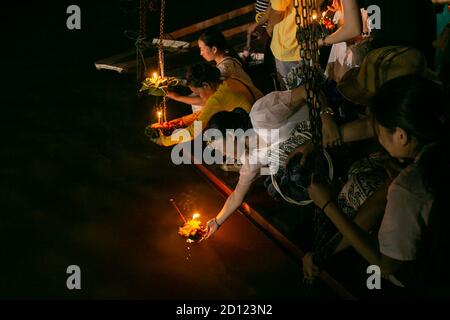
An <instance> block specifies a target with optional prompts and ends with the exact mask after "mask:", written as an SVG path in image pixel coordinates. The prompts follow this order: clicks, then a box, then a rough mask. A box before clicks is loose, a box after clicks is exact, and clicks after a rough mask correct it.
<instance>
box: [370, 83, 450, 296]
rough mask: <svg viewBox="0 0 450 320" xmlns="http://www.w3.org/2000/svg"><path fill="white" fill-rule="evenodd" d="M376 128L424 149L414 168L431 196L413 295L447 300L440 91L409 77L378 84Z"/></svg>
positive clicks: (449, 160)
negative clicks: (402, 133)
mask: <svg viewBox="0 0 450 320" xmlns="http://www.w3.org/2000/svg"><path fill="white" fill-rule="evenodd" d="M371 109H372V114H373V116H374V118H375V120H376V122H377V123H379V124H380V125H382V126H383V127H385V128H387V129H390V130H394V129H395V128H396V127H398V128H402V129H403V130H405V132H406V133H407V134H408V136H409V137H410V138H412V137H414V138H415V139H416V140H417V142H418V144H419V147H424V146H427V145H428V148H427V149H426V150H425V151H424V153H423V155H422V156H421V157H420V160H419V162H418V165H419V166H418V168H419V169H420V172H421V177H422V180H423V182H424V185H425V187H426V188H427V190H428V191H429V192H430V194H432V195H433V198H434V200H433V205H432V208H431V212H430V216H429V221H428V225H427V227H426V228H425V231H424V234H423V235H422V239H421V243H420V244H419V245H418V252H417V258H416V261H415V271H416V272H415V277H416V278H415V289H417V291H418V292H419V294H420V295H421V296H426V297H447V298H449V297H450V275H449V274H448V265H449V263H450V203H449V199H448V197H449V195H450V192H449V187H448V186H447V185H448V183H449V182H450V174H449V173H450V166H449V164H450V156H449V153H448V150H449V149H450V128H449V122H448V99H447V97H446V94H445V91H444V90H443V89H442V87H441V86H440V85H438V84H436V83H435V82H433V81H430V80H427V79H424V78H423V77H421V76H417V75H410V76H404V77H400V78H397V79H395V80H391V81H389V82H387V83H386V84H384V85H383V86H382V87H381V88H380V89H379V91H378V92H377V94H376V95H375V96H374V98H373V104H372V108H371Z"/></svg>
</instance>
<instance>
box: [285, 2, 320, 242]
mask: <svg viewBox="0 0 450 320" xmlns="http://www.w3.org/2000/svg"><path fill="white" fill-rule="evenodd" d="M293 5H294V8H295V22H296V24H297V40H298V44H299V47H300V59H301V62H300V66H301V67H300V68H301V72H302V73H303V74H304V77H305V89H306V95H307V105H308V108H309V119H310V125H311V135H312V143H313V145H314V148H315V151H314V157H315V161H314V164H315V168H314V172H315V173H316V174H318V175H319V176H320V175H323V171H324V168H321V167H320V166H321V163H322V162H321V161H320V160H318V159H319V157H322V154H323V145H322V120H321V117H320V110H321V104H320V99H319V97H320V80H319V79H320V78H321V76H320V73H321V72H322V71H321V70H320V65H319V47H318V40H319V39H320V37H321V33H320V27H319V24H318V23H317V21H316V19H318V16H317V11H316V5H317V1H316V0H293ZM300 9H301V11H300ZM300 12H301V14H300ZM314 14H315V15H316V19H313V15H314ZM327 223H328V222H327V219H326V217H325V216H324V214H323V212H321V211H320V209H319V208H318V207H315V215H314V229H315V230H314V240H313V241H314V247H315V248H319V247H320V246H321V245H322V244H323V243H324V241H326V238H327Z"/></svg>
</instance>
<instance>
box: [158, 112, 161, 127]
mask: <svg viewBox="0 0 450 320" xmlns="http://www.w3.org/2000/svg"><path fill="white" fill-rule="evenodd" d="M161 116H162V112H161V111H158V123H159V124H160V123H161Z"/></svg>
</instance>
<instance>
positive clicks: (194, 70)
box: [186, 62, 222, 88]
mask: <svg viewBox="0 0 450 320" xmlns="http://www.w3.org/2000/svg"><path fill="white" fill-rule="evenodd" d="M186 80H187V83H188V85H191V86H193V87H196V88H200V87H201V86H202V85H203V84H204V83H208V84H209V85H210V86H213V87H215V86H217V85H219V84H220V83H221V82H222V80H221V79H220V70H219V69H217V68H216V67H213V66H212V65H210V64H208V63H206V62H199V63H196V64H194V65H192V66H190V67H189V68H188V70H187V72H186Z"/></svg>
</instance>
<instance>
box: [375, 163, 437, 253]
mask: <svg viewBox="0 0 450 320" xmlns="http://www.w3.org/2000/svg"><path fill="white" fill-rule="evenodd" d="M432 205H433V196H432V195H431V194H430V193H429V192H428V191H427V190H426V188H425V186H424V184H423V181H422V177H421V174H420V172H419V169H418V163H417V161H416V162H414V163H413V164H412V165H410V166H409V167H407V168H406V169H404V170H403V171H402V172H401V173H400V175H399V176H398V177H397V178H396V179H395V180H394V181H393V182H392V184H391V185H390V186H389V190H388V195H387V205H386V210H385V214H384V217H383V220H382V223H381V227H380V231H379V233H378V240H379V244H380V251H381V253H382V254H384V255H385V256H388V257H390V258H393V259H396V260H399V261H413V260H415V259H416V255H417V248H418V244H419V243H420V241H421V238H422V234H423V232H424V229H425V228H426V226H427V225H428V219H429V216H430V211H431V207H432Z"/></svg>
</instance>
